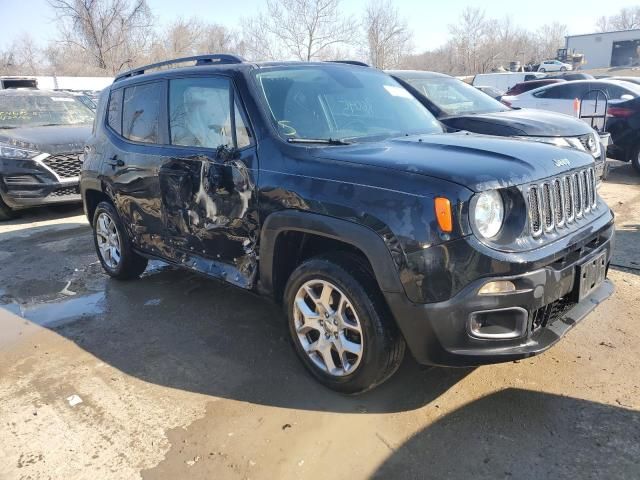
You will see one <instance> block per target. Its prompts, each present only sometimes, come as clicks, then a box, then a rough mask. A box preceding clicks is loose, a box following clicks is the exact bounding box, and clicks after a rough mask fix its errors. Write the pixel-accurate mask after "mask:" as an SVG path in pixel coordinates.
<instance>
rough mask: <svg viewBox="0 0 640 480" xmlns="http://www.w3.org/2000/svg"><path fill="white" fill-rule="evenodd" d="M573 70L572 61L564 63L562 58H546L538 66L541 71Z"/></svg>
mask: <svg viewBox="0 0 640 480" xmlns="http://www.w3.org/2000/svg"><path fill="white" fill-rule="evenodd" d="M568 70H573V66H572V65H571V64H570V63H562V62H561V61H560V60H545V61H544V62H542V63H541V64H540V66H539V67H538V71H539V72H566V71H568Z"/></svg>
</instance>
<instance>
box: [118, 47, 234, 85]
mask: <svg viewBox="0 0 640 480" xmlns="http://www.w3.org/2000/svg"><path fill="white" fill-rule="evenodd" d="M244 61H245V60H244V58H242V57H240V56H238V55H231V54H226V53H213V54H210V55H194V56H192V57H182V58H174V59H173V60H165V61H164V62H158V63H152V64H150V65H143V66H142V67H138V68H134V69H131V70H128V71H126V72H123V73H121V74H120V75H117V76H116V78H115V80H114V82H117V81H118V80H122V79H123V78H129V77H135V76H136V75H143V74H144V73H145V72H146V71H147V70H151V69H154V68H160V67H165V66H167V65H174V64H176V63H185V62H196V66H200V65H223V64H232V63H244Z"/></svg>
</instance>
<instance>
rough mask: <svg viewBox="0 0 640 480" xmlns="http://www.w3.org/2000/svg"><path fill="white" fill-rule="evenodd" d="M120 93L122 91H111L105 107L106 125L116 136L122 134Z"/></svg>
mask: <svg viewBox="0 0 640 480" xmlns="http://www.w3.org/2000/svg"><path fill="white" fill-rule="evenodd" d="M122 93H123V92H122V89H119V90H114V91H112V92H111V95H110V96H109V105H108V107H107V125H109V126H110V127H111V128H112V129H113V130H114V131H115V132H116V133H118V135H121V134H122Z"/></svg>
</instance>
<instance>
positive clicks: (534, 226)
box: [529, 185, 542, 237]
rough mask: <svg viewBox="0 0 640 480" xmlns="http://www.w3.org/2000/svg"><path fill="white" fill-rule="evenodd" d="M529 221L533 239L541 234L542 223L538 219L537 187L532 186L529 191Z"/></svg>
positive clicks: (538, 200) (538, 201)
mask: <svg viewBox="0 0 640 480" xmlns="http://www.w3.org/2000/svg"><path fill="white" fill-rule="evenodd" d="M529 221H530V224H531V234H532V235H533V236H534V237H537V236H539V235H540V234H541V233H542V221H541V219H540V199H539V196H538V187H537V186H535V185H532V186H531V188H530V189H529Z"/></svg>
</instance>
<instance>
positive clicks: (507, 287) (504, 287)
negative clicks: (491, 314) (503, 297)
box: [478, 280, 516, 295]
mask: <svg viewBox="0 0 640 480" xmlns="http://www.w3.org/2000/svg"><path fill="white" fill-rule="evenodd" d="M515 291H516V286H515V284H514V283H513V282H510V281H509V280H497V281H495V282H489V283H485V284H484V285H483V286H482V288H481V289H480V290H479V291H478V295H495V294H496V293H509V292H515Z"/></svg>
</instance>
